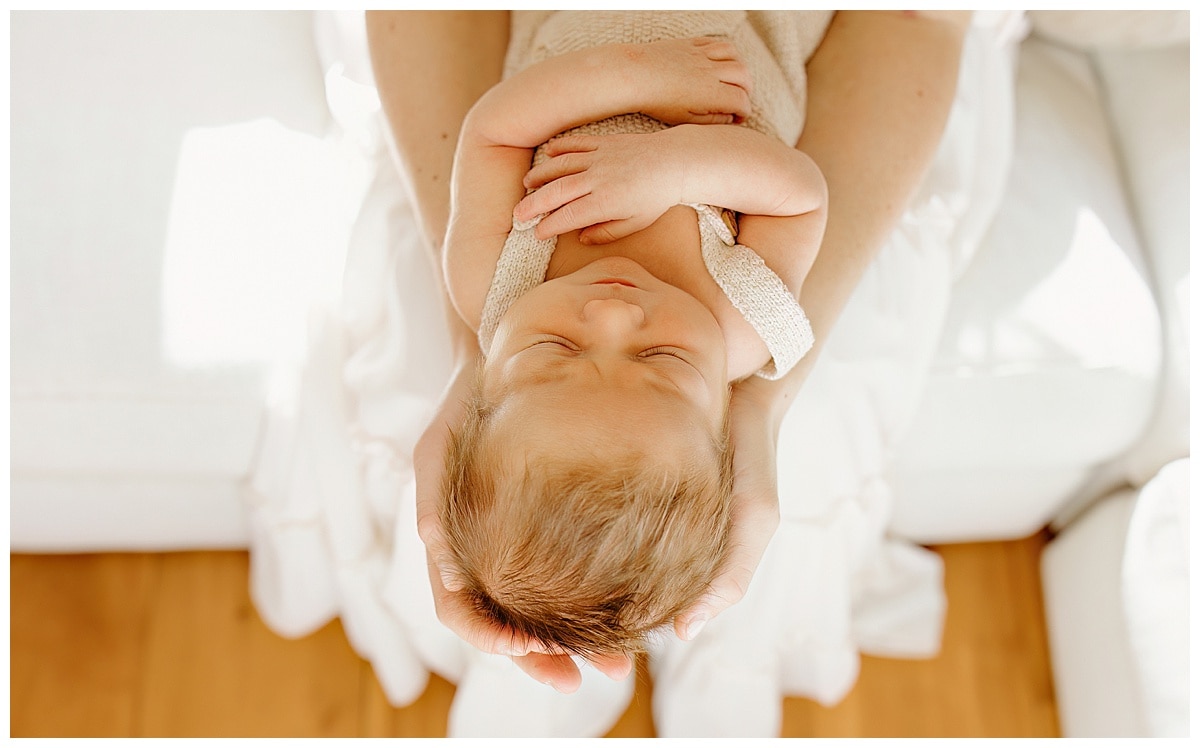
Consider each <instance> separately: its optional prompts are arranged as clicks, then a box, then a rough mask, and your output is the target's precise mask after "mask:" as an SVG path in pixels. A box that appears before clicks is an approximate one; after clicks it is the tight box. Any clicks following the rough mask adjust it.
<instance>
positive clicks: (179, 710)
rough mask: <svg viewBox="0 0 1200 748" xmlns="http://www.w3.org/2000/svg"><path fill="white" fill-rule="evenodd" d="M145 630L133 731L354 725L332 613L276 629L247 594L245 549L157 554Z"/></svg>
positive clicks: (191, 732)
mask: <svg viewBox="0 0 1200 748" xmlns="http://www.w3.org/2000/svg"><path fill="white" fill-rule="evenodd" d="M162 563H163V577H164V579H169V580H170V583H169V584H163V585H162V588H161V589H160V591H159V594H158V596H157V598H156V599H155V601H154V605H153V608H152V611H151V616H150V620H149V623H148V626H147V631H146V639H147V640H146V659H145V665H144V683H145V689H144V693H143V698H142V702H143V705H142V710H141V715H140V716H141V719H140V721H139V724H138V725H137V726H136V730H135V733H134V734H136V735H138V736H154V737H160V736H161V737H198V736H212V737H259V736H282V737H300V736H306V737H336V736H355V735H357V734H358V730H359V721H360V714H359V703H360V690H361V688H360V682H361V676H360V671H361V667H362V663H361V660H360V659H359V658H358V657H357V656H356V655H355V654H354V653H353V651H352V650H351V649H350V647H349V644H348V643H347V641H346V637H345V634H344V632H343V631H342V627H341V624H340V623H339V622H337V621H336V620H335V621H333V622H331V623H329V624H328V625H326V626H325V627H323V628H322V629H320V630H319V631H317V632H315V633H313V634H311V635H310V636H307V637H305V638H303V639H299V640H287V639H283V638H281V637H279V636H277V635H276V634H275V633H273V632H272V631H271V630H270V629H268V628H267V626H266V625H265V624H264V623H263V621H262V619H260V618H259V617H258V614H257V613H256V612H255V610H254V606H253V604H252V603H251V601H250V596H249V588H248V579H249V557H248V554H246V553H203V554H202V553H178V554H167V555H165V556H164V557H163V562H162Z"/></svg>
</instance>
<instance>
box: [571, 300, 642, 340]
mask: <svg viewBox="0 0 1200 748" xmlns="http://www.w3.org/2000/svg"><path fill="white" fill-rule="evenodd" d="M583 318H584V319H585V320H586V321H587V322H588V324H591V325H595V326H596V327H597V328H599V329H601V330H605V331H608V332H612V333H625V332H628V331H630V330H636V329H637V328H639V327H641V326H642V325H643V324H645V322H646V313H645V312H644V311H643V310H642V308H641V307H640V306H638V305H637V304H630V303H629V302H627V301H622V300H621V299H592V300H591V301H589V302H588V303H586V304H584V305H583Z"/></svg>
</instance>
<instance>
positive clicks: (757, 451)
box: [675, 382, 779, 640]
mask: <svg viewBox="0 0 1200 748" xmlns="http://www.w3.org/2000/svg"><path fill="white" fill-rule="evenodd" d="M744 384H745V383H743V384H739V385H735V386H734V388H733V396H732V398H731V399H730V402H729V419H730V422H729V429H730V440H731V444H732V448H733V470H734V477H733V517H732V528H731V531H730V552H729V557H728V558H727V559H726V560H725V564H724V565H723V566H722V568H721V571H720V572H718V574H717V578H716V579H715V580H714V581H713V583H712V585H711V586H710V587H709V590H708V592H707V593H705V595H704V596H703V597H701V598H700V600H698V601H697V602H696V604H695V605H693V606H692V607H691V608H689V609H688V610H686V611H685V612H683V613H681V614H679V615H678V616H677V617H676V618H675V634H676V636H678V637H679V638H680V639H684V640H690V639H694V638H696V635H697V634H698V633H700V630H701V629H702V628H703V627H704V624H705V623H707V622H708V621H709V620H711V619H712V618H713V617H715V616H717V615H718V614H720V613H722V612H723V611H725V610H726V609H727V608H729V607H730V606H731V605H733V604H734V603H736V602H738V601H739V600H741V599H742V598H743V597H744V596H745V594H746V590H747V589H748V588H749V586H750V580H751V578H752V577H753V576H754V572H755V570H756V569H757V568H758V564H759V562H760V561H761V560H762V556H763V552H764V551H765V550H766V548H767V544H768V543H769V542H770V541H771V538H772V537H773V536H774V535H775V531H776V530H777V529H778V528H779V490H778V484H777V475H776V471H775V446H776V438H777V434H778V429H777V426H778V421H777V420H776V418H775V416H774V415H773V411H772V409H771V408H770V406H769V403H768V402H766V401H764V400H762V399H761V398H758V397H756V396H754V395H753V394H751V393H750V392H749V391H748V389H747V388H746V387H744V386H743V385H744ZM751 384H753V382H752V383H751Z"/></svg>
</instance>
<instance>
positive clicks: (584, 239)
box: [579, 216, 654, 244]
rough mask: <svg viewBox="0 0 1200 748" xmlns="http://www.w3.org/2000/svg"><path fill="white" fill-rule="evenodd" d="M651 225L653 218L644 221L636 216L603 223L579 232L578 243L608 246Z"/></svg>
mask: <svg viewBox="0 0 1200 748" xmlns="http://www.w3.org/2000/svg"><path fill="white" fill-rule="evenodd" d="M651 223H654V220H653V218H651V219H650V220H646V219H645V218H638V217H636V216H635V217H633V218H625V219H622V220H619V221H605V222H604V223H598V224H595V225H593V226H588V227H587V228H586V229H584V230H583V231H580V232H579V241H580V243H582V244H608V243H610V242H615V241H616V240H618V239H624V238H625V237H627V236H629V235H630V234H636V233H637V232H639V231H641V230H642V229H644V228H646V227H647V226H649V225H650V224H651Z"/></svg>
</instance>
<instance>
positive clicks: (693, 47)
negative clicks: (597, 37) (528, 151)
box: [467, 37, 750, 148]
mask: <svg viewBox="0 0 1200 748" xmlns="http://www.w3.org/2000/svg"><path fill="white" fill-rule="evenodd" d="M749 89H750V73H749V71H748V70H747V69H746V67H745V66H744V65H743V64H742V63H741V62H740V61H739V60H738V57H737V51H736V49H735V48H734V46H733V45H732V44H731V43H729V42H727V41H721V40H719V39H715V38H712V37H699V38H695V39H664V40H662V41H658V42H651V43H648V44H606V45H602V46H598V47H590V48H587V49H582V50H578V51H575V52H570V53H567V54H564V55H559V56H556V57H552V58H550V59H548V60H544V61H542V62H539V63H537V64H535V65H531V66H530V67H528V68H526V69H524V70H522V71H521V72H519V73H517V74H516V75H514V76H512V77H511V78H508V79H506V80H504V81H502V82H501V83H499V84H498V85H496V86H494V87H493V88H492V89H491V90H489V91H488V92H487V93H486V94H485V95H484V96H483V97H482V98H480V100H479V102H478V103H477V104H476V105H475V107H474V108H473V109H472V111H471V113H470V115H468V118H467V126H468V127H469V129H470V130H471V131H472V132H473V134H474V135H475V136H477V137H478V138H480V139H481V140H483V141H485V142H487V143H491V144H493V145H506V146H514V147H518V148H536V147H537V146H539V145H541V144H542V143H545V142H546V141H547V140H549V139H550V138H552V137H553V136H555V135H557V134H558V133H560V132H564V131H566V130H569V129H571V128H572V127H577V126H579V125H582V124H586V123H588V122H595V121H597V120H601V119H604V118H606V117H611V116H613V115H617V114H628V113H631V112H642V113H644V114H647V115H649V116H651V117H654V118H656V119H659V120H661V121H663V122H665V123H667V124H669V125H674V124H681V123H685V122H691V123H696V124H721V123H729V122H734V121H739V120H741V119H743V118H745V117H746V115H748V114H749V112H750V97H749Z"/></svg>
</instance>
